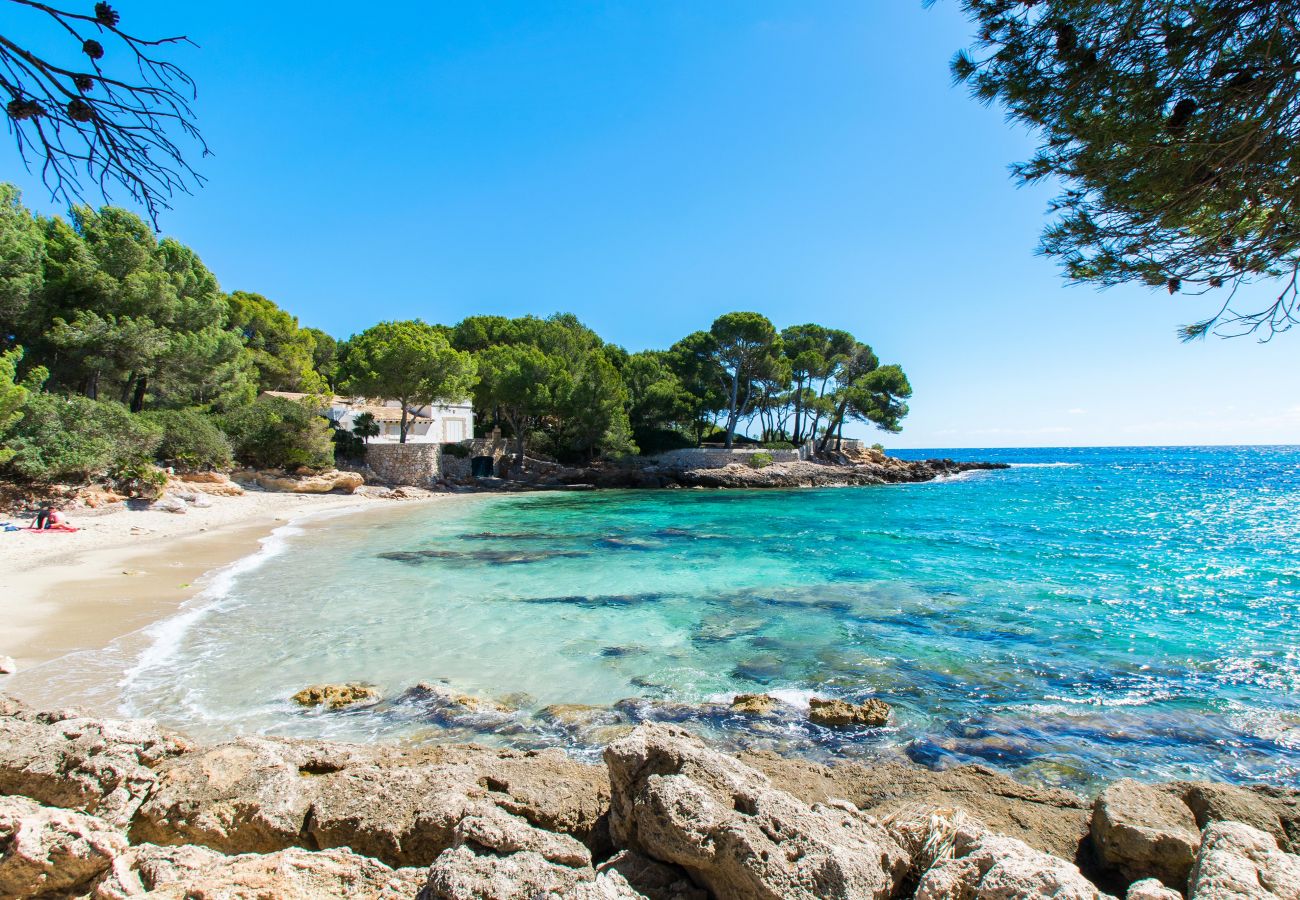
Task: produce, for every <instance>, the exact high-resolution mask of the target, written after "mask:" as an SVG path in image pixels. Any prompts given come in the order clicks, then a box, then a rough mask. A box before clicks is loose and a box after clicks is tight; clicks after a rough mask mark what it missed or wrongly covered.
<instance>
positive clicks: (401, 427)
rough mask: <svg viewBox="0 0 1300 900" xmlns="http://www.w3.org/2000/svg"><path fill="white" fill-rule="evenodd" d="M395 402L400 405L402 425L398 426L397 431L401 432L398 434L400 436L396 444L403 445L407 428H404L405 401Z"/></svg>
mask: <svg viewBox="0 0 1300 900" xmlns="http://www.w3.org/2000/svg"><path fill="white" fill-rule="evenodd" d="M397 402H398V403H400V404H402V424H401V425H400V426H399V430H400V431H401V434H400V436H399V437H398V439H397V442H398V443H399V444H405V443H406V427H407V426H406V401H405V400H398V401H397Z"/></svg>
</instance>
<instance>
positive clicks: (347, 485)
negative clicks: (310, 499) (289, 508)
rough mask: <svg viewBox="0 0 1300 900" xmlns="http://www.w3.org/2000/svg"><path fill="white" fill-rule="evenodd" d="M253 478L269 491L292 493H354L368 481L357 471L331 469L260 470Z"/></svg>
mask: <svg viewBox="0 0 1300 900" xmlns="http://www.w3.org/2000/svg"><path fill="white" fill-rule="evenodd" d="M253 480H254V481H255V482H256V483H257V485H258V486H259V487H261V488H263V489H265V490H268V491H283V492H287V493H292V494H328V493H330V492H331V491H342V492H343V493H345V494H351V493H354V492H355V491H356V490H357V488H359V487H361V486H362V485H363V484H365V483H366V480H365V479H364V478H362V477H361V476H360V475H359V474H357V473H356V472H339V471H337V470H330V471H328V472H319V473H316V474H314V475H279V474H276V473H273V472H258V473H257V474H256V475H255V476H254V478H253Z"/></svg>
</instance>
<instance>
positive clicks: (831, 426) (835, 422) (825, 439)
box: [817, 397, 849, 453]
mask: <svg viewBox="0 0 1300 900" xmlns="http://www.w3.org/2000/svg"><path fill="white" fill-rule="evenodd" d="M848 407H849V398H848V397H845V398H844V399H843V400H841V401H840V405H839V406H838V407H837V408H836V410H835V415H834V416H832V417H831V418H830V419H829V420H828V421H827V422H826V433H825V434H823V435H822V442H821V446H819V447H818V448H817V452H818V453H825V452H826V448H827V447H829V446H830V443H831V438H832V437H833V436H834V435H835V429H836V427H839V428H843V427H844V411H845V410H846V409H848Z"/></svg>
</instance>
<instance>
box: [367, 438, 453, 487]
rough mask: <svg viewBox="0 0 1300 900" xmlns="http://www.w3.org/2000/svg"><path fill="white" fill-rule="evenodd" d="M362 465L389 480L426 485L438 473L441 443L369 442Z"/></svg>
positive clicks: (439, 475) (394, 482) (437, 475)
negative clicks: (364, 463)
mask: <svg viewBox="0 0 1300 900" xmlns="http://www.w3.org/2000/svg"><path fill="white" fill-rule="evenodd" d="M457 462H459V460H457ZM366 465H368V466H369V467H370V471H372V472H374V473H375V475H376V477H378V478H379V479H380V480H382V481H387V482H388V483H389V484H409V485H414V486H416V487H428V486H430V485H431V484H432V483H433V482H435V481H437V480H438V478H440V477H441V475H442V444H369V445H368V446H367V447H366Z"/></svg>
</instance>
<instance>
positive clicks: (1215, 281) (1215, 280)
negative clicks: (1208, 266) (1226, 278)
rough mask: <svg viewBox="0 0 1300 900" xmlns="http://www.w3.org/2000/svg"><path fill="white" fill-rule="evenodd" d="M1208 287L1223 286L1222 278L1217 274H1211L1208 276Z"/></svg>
mask: <svg viewBox="0 0 1300 900" xmlns="http://www.w3.org/2000/svg"><path fill="white" fill-rule="evenodd" d="M1210 287H1212V288H1221V287H1223V279H1222V278H1220V277H1219V276H1218V275H1213V276H1211V277H1210Z"/></svg>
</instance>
